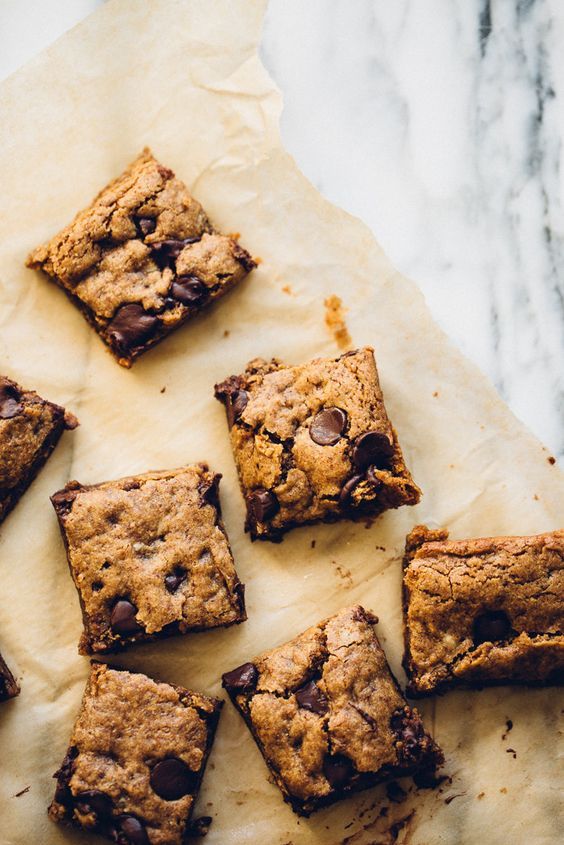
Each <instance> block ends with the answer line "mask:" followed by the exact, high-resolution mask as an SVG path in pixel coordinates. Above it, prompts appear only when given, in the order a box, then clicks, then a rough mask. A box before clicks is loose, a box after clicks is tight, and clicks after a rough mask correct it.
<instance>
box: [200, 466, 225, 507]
mask: <svg viewBox="0 0 564 845" xmlns="http://www.w3.org/2000/svg"><path fill="white" fill-rule="evenodd" d="M220 479H221V475H219V474H218V475H214V476H213V477H212V479H211V481H201V482H200V484H199V485H198V493H199V494H200V496H201V498H202V503H203V504H205V505H211V506H212V507H214V508H217V510H219V481H220Z"/></svg>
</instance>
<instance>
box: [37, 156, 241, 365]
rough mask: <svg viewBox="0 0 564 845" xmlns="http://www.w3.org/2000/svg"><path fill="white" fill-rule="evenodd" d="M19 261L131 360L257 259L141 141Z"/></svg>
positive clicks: (119, 357)
mask: <svg viewBox="0 0 564 845" xmlns="http://www.w3.org/2000/svg"><path fill="white" fill-rule="evenodd" d="M27 266H28V267H32V268H35V269H39V270H43V271H44V272H45V273H46V274H47V275H48V276H49V277H50V278H51V279H53V281H55V282H56V283H57V284H58V285H59V286H60V287H61V288H62V289H63V290H64V292H65V293H66V294H67V295H68V296H69V298H70V299H71V300H72V302H74V304H75V305H76V306H77V307H78V308H79V309H80V310H81V312H82V313H83V314H84V316H85V317H86V319H87V320H88V322H89V323H90V324H91V325H92V326H93V328H94V329H95V330H96V331H97V332H98V334H99V335H100V337H101V338H102V340H103V341H105V343H107V344H108V346H109V347H110V350H111V352H112V353H113V354H114V356H115V357H116V358H117V360H118V362H119V363H120V364H122V365H123V366H124V367H130V366H131V364H132V363H133V361H134V360H135V359H136V358H137V357H138V356H139V355H141V354H142V353H143V352H145V351H146V350H147V349H149V348H150V347H151V346H154V345H155V344H156V343H158V342H159V341H160V340H162V339H163V338H164V337H166V335H168V334H169V333H170V332H171V331H173V330H174V329H177V328H178V327H179V326H181V325H182V323H185V322H186V320H189V319H190V318H192V317H194V316H196V314H198V313H199V312H200V311H202V309H204V308H206V307H207V306H208V305H209V304H210V303H212V302H213V301H214V300H216V299H218V298H219V297H220V296H223V294H225V293H227V291H228V290H229V289H230V288H232V287H233V286H234V285H236V284H237V283H238V282H240V281H241V280H242V279H243V278H244V277H245V276H246V275H247V273H249V272H250V271H251V270H252V269H253V268H254V267H255V266H256V265H255V262H254V261H253V259H252V258H251V256H250V255H249V253H248V252H246V251H245V250H244V249H243V248H242V247H240V246H239V244H238V243H237V241H236V240H234V239H233V238H232V237H228V236H226V235H222V234H221V233H220V232H218V231H217V230H216V229H214V227H213V226H212V224H211V223H210V221H209V219H208V217H207V215H206V213H205V212H204V210H203V208H202V206H201V205H200V204H199V202H197V201H196V200H195V199H194V197H193V196H192V195H191V194H190V192H189V191H188V189H187V187H186V186H185V185H184V184H183V182H181V181H180V180H179V179H177V178H176V176H175V174H174V173H173V172H172V170H170V169H169V168H168V167H163V165H161V164H159V162H158V161H157V160H156V159H155V158H154V157H153V155H152V154H151V152H150V150H148V149H145V150H143V152H142V153H141V155H140V156H139V157H138V158H137V159H136V160H135V161H134V162H133V163H132V164H131V165H130V166H129V167H128V168H127V170H126V171H125V173H123V174H122V175H121V176H119V177H118V178H117V179H115V180H114V181H113V182H111V183H110V184H109V185H108V186H107V187H106V188H104V190H103V191H102V192H101V193H100V194H98V196H97V197H96V198H95V199H94V201H93V202H92V204H91V205H90V207H89V208H87V209H85V210H84V211H81V212H80V213H79V214H77V216H76V217H75V219H74V220H73V222H72V223H71V224H70V225H69V226H67V227H66V228H65V229H63V230H62V232H59V234H58V235H56V236H55V237H54V238H53V239H52V240H51V241H49V243H47V244H45V245H44V246H40V247H38V248H37V249H36V250H34V251H33V252H32V253H31V255H30V256H29V258H28V260H27Z"/></svg>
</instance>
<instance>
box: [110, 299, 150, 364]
mask: <svg viewBox="0 0 564 845" xmlns="http://www.w3.org/2000/svg"><path fill="white" fill-rule="evenodd" d="M158 323H159V320H158V318H157V317H155V316H153V314H147V312H146V311H145V309H144V308H143V307H142V306H141V305H138V304H137V303H135V302H131V303H129V305H122V307H121V308H119V309H118V310H117V311H116V313H115V316H114V318H113V319H112V321H111V322H110V323H109V325H108V328H107V334H108V337H109V339H110V341H111V343H112V346H114V347H115V348H116V350H117V351H118V352H120V353H123V354H127V353H128V352H130V351H131V349H134V348H135V347H136V346H142V345H143V344H144V343H145V342H146V341H147V340H149V338H150V337H152V335H153V334H154V333H155V329H156V328H157V326H158Z"/></svg>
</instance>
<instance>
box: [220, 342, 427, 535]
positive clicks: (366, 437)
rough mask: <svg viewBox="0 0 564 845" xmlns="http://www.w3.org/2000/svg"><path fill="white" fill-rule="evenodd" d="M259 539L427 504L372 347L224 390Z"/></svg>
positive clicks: (275, 368)
mask: <svg viewBox="0 0 564 845" xmlns="http://www.w3.org/2000/svg"><path fill="white" fill-rule="evenodd" d="M216 397H217V398H218V399H219V400H220V401H222V402H223V403H224V404H225V405H226V410H227V418H228V423H229V425H230V436H231V445H232V448H233V453H234V456H235V461H236V463H237V468H238V471H239V478H240V482H241V487H242V490H243V495H244V497H245V500H246V503H247V529H248V530H249V531H250V532H251V536H252V537H253V539H255V538H258V539H270V540H277V539H280V537H281V535H282V534H283V533H285V532H286V531H288V530H289V529H290V528H292V527H293V526H295V525H301V524H304V523H308V522H316V521H319V520H322V521H334V520H336V519H340V518H363V517H367V516H375V515H377V514H379V513H381V512H382V511H384V510H387V509H388V508H397V507H400V506H401V505H404V504H415V503H416V502H418V501H419V497H420V491H419V489H418V487H417V486H416V485H415V484H414V482H413V479H412V478H411V475H410V473H409V470H408V469H407V467H406V465H405V462H404V459H403V455H402V452H401V449H400V446H399V443H398V440H397V435H396V432H395V430H394V428H393V427H392V425H391V423H390V420H389V419H388V415H387V413H386V408H385V406H384V400H383V396H382V391H381V389H380V384H379V381H378V373H377V370H376V364H375V361H374V355H373V350H372V349H371V348H370V347H365V348H363V349H359V350H356V351H354V352H349V353H345V354H344V355H342V356H340V357H339V358H336V359H334V358H329V359H327V358H319V359H315V360H313V361H309V362H308V363H306V364H302V365H298V366H294V367H291V366H286V365H284V364H283V363H282V362H281V361H278V360H276V359H273V360H272V361H270V362H267V361H264V360H262V359H256V360H254V361H251V362H250V363H249V364H248V366H247V369H246V370H245V372H244V373H243V374H242V375H240V376H231V377H230V378H228V379H226V380H225V381H224V382H222V383H221V384H218V385H216Z"/></svg>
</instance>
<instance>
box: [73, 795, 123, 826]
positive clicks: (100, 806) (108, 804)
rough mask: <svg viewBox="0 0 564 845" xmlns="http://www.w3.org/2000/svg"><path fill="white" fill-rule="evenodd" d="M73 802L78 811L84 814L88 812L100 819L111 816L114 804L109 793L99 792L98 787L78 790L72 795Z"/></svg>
mask: <svg viewBox="0 0 564 845" xmlns="http://www.w3.org/2000/svg"><path fill="white" fill-rule="evenodd" d="M74 804H75V806H76V809H77V810H78V812H79V813H81V814H82V815H84V816H86V815H88V814H90V813H94V815H95V816H96V817H97V819H99V820H100V821H102V820H104V819H109V818H111V816H112V810H113V808H114V804H113V801H112V799H111V798H110V796H109V795H106V794H105V793H104V792H100V790H99V789H89V790H87V791H86V792H79V793H78V795H75V796H74Z"/></svg>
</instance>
